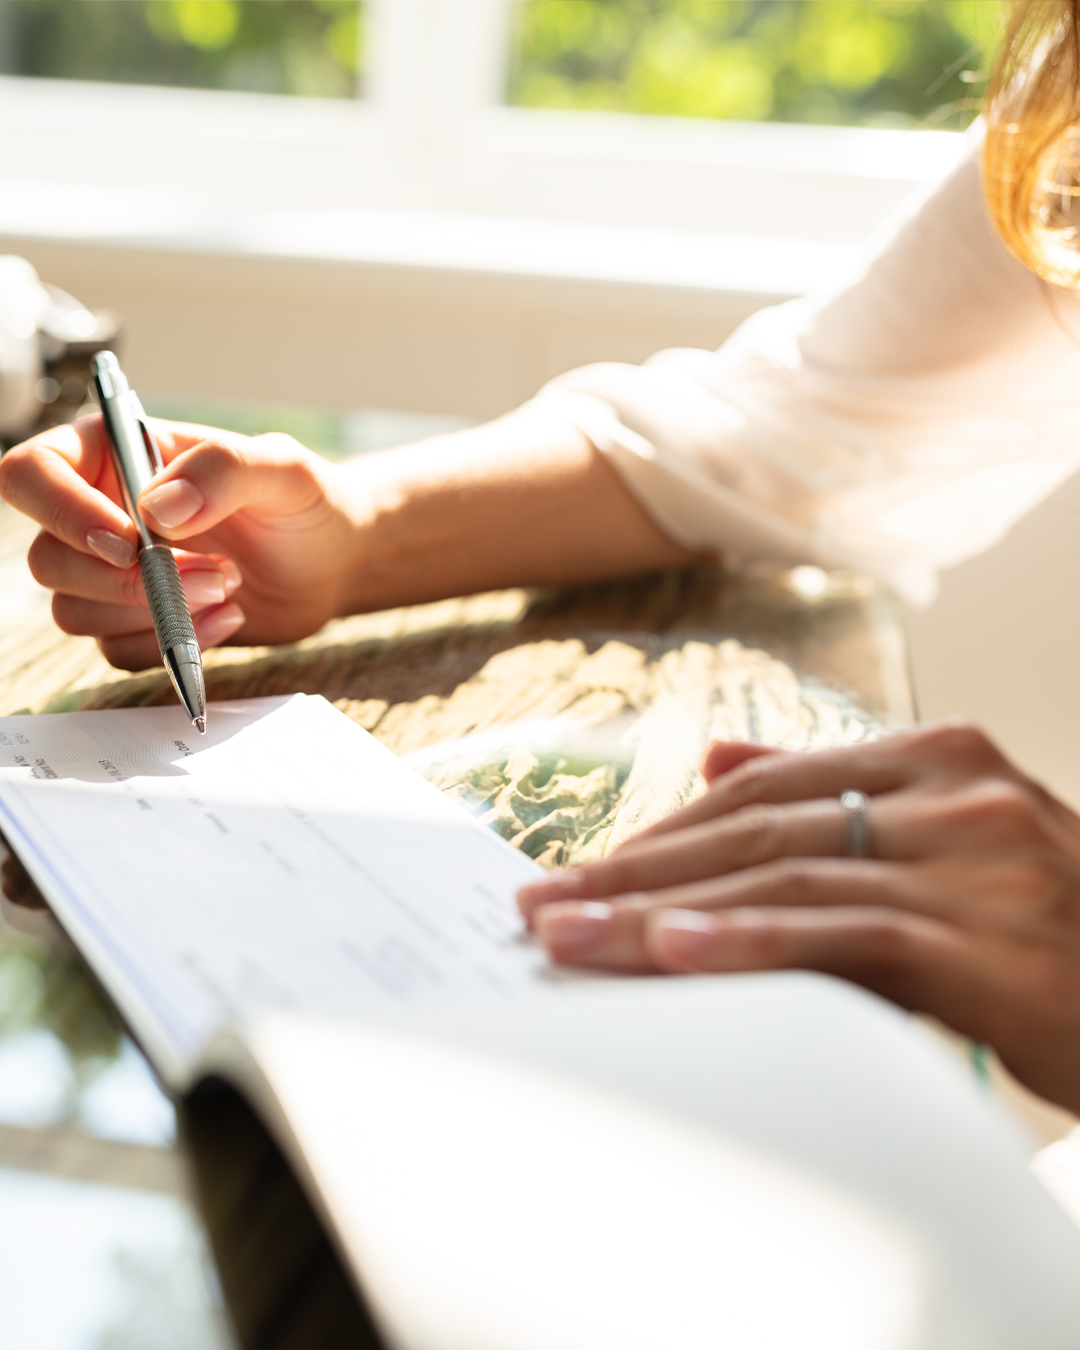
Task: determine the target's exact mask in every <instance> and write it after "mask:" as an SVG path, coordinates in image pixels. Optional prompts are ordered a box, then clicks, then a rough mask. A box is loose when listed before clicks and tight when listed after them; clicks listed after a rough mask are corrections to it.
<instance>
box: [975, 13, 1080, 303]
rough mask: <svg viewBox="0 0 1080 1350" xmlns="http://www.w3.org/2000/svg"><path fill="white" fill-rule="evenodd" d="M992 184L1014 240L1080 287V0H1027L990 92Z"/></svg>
mask: <svg viewBox="0 0 1080 1350" xmlns="http://www.w3.org/2000/svg"><path fill="white" fill-rule="evenodd" d="M983 184H984V188H985V191H986V201H987V205H988V207H989V209H990V215H991V217H992V219H993V221H994V224H995V225H996V226H997V228H998V231H999V232H1000V234H1001V237H1002V239H1004V241H1005V243H1006V244H1007V245H1008V247H1009V249H1010V250H1011V251H1012V252H1013V253H1014V254H1015V256H1016V257H1017V258H1019V259H1020V261H1021V262H1022V263H1025V264H1026V265H1027V266H1028V267H1030V268H1031V269H1032V270H1033V271H1035V272H1036V273H1038V275H1039V276H1040V277H1042V278H1044V279H1045V280H1046V281H1049V282H1051V283H1053V284H1054V285H1057V286H1067V287H1070V288H1077V287H1080V0H1020V3H1017V4H1015V5H1013V6H1012V13H1011V16H1010V19H1009V24H1008V28H1007V30H1006V34H1005V40H1004V43H1003V45H1002V48H1001V52H1000V55H999V57H998V60H997V65H996V70H995V71H994V75H993V77H992V79H991V83H990V88H989V90H988V93H987V105H986V141H985V145H984V148H983Z"/></svg>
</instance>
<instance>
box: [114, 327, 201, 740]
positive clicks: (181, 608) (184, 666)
mask: <svg viewBox="0 0 1080 1350" xmlns="http://www.w3.org/2000/svg"><path fill="white" fill-rule="evenodd" d="M91 367H92V369H93V373H94V389H95V391H96V393H97V397H98V402H99V403H100V404H101V416H102V420H103V421H104V423H105V433H106V434H105V439H106V440H107V441H108V442H109V449H110V451H111V452H112V458H113V464H114V465H115V466H116V476H117V478H118V479H119V480H120V495H121V496H122V497H123V500H124V509H125V511H127V513H128V515H129V516H130V517H131V519H132V521H133V523H134V525H135V528H136V530H138V532H139V572H140V573H141V575H142V581H143V589H144V590H145V591H146V600H147V603H148V604H149V606H150V617H151V618H152V619H153V621H154V632H155V633H156V634H157V640H158V647H159V648H160V649H161V659H162V661H164V663H165V669H166V670H167V671H168V672H169V675H170V677H171V678H172V682H173V688H174V689H175V690H176V696H177V698H179V700H180V702H181V703H182V704H183V705H184V711H185V712H186V713H187V715H188V716H189V717H190V718H191V721H192V724H193V725H194V726H195V727H197V728H198V729H199V731H205V730H206V685H205V684H204V682H203V667H202V652H201V651H200V650H199V643H198V641H197V639H196V637H195V628H194V625H193V624H192V622H191V613H190V611H189V610H188V606H187V597H186V596H185V595H184V587H183V585H182V584H181V581H180V572H179V569H178V568H177V566H176V559H175V558H174V557H173V554H172V550H171V549H170V548H169V547H168V546H167V545H165V544H163V543H162V542H161V540H159V539H158V538H157V536H156V535H153V534H151V532H150V531H149V530H148V529H147V527H146V522H145V521H144V520H143V518H142V516H141V515H140V514H139V508H138V505H137V503H138V500H139V494H140V493H141V492H142V490H143V488H145V487H146V485H147V484H148V483H149V482H150V479H151V478H152V477H153V476H154V474H155V473H157V472H158V470H159V469H162V468H164V465H163V463H162V459H161V451H160V449H159V448H158V443H157V441H156V440H155V439H154V433H153V432H152V431H151V430H150V424H149V422H148V421H147V418H146V413H145V412H143V407H142V404H141V403H140V402H139V399H138V396H137V395H136V394H135V391H134V390H133V389H131V388H130V387H129V386H128V382H127V379H126V377H125V376H124V372H123V371H122V370H121V369H120V363H119V362H118V361H117V359H116V357H115V356H114V355H113V354H112V352H98V354H97V355H96V356H95V357H94V359H93V361H92V363H91Z"/></svg>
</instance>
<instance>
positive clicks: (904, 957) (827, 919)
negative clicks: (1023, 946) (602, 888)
mask: <svg viewBox="0 0 1080 1350" xmlns="http://www.w3.org/2000/svg"><path fill="white" fill-rule="evenodd" d="M647 930H648V931H647V937H646V943H645V947H646V951H647V954H648V959H649V961H650V962H651V963H652V965H653V966H655V968H657V969H659V970H665V971H670V972H672V973H684V974H686V973H692V972H695V973H703V972H706V971H713V972H719V971H727V972H732V971H760V970H816V971H820V972H822V973H823V974H827V975H838V976H841V977H842V978H844V979H847V980H851V981H853V982H854V983H856V984H860V985H862V986H863V987H864V988H866V989H871V990H873V991H874V992H875V993H878V994H882V995H883V996H884V997H886V998H889V999H891V1000H892V1001H893V1002H895V1003H899V1004H901V1005H903V1006H904V1007H907V1008H911V1009H913V1010H918V1011H923V1012H933V1013H937V1014H939V1015H940V1013H941V1011H942V1009H943V1008H950V1009H951V1008H952V1007H954V1006H955V1005H956V1003H957V1001H958V999H959V1000H961V1002H966V1003H968V1004H971V1003H972V1001H973V1000H972V998H971V995H970V992H969V991H972V990H973V987H974V989H976V990H977V988H978V986H979V985H980V984H982V983H983V982H984V981H983V979H982V978H981V976H982V972H981V971H980V966H981V964H982V963H981V962H980V960H979V957H978V954H977V951H976V949H975V948H974V947H973V945H972V944H971V942H970V941H969V940H968V939H967V938H966V937H965V935H963V934H961V933H960V932H958V931H957V930H955V929H952V928H950V927H949V926H948V925H947V924H944V923H941V922H939V921H937V920H934V919H928V918H925V917H924V916H922V915H915V914H909V913H901V912H898V911H896V910H891V909H879V908H876V907H875V906H852V907H849V908H837V909H820V910H806V909H792V910H784V909H770V910H758V909H735V910H728V911H726V912H725V913H723V914H703V913H700V912H699V911H689V912H683V911H679V910H668V911H665V912H662V913H656V914H653V915H651V916H650V918H649V922H648V926H647ZM975 1002H976V1006H977V994H976V999H975Z"/></svg>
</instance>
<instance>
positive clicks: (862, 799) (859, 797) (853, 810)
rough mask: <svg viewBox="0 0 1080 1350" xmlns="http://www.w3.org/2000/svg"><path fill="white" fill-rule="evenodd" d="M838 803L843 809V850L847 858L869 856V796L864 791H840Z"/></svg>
mask: <svg viewBox="0 0 1080 1350" xmlns="http://www.w3.org/2000/svg"><path fill="white" fill-rule="evenodd" d="M840 805H841V806H842V807H843V809H844V852H845V853H846V854H847V856H848V857H849V858H869V857H870V854H871V851H872V849H871V838H870V798H869V797H868V796H867V795H866V793H865V792H856V791H854V790H851V791H848V792H841V794H840Z"/></svg>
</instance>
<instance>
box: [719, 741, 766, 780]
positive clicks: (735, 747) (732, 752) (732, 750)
mask: <svg viewBox="0 0 1080 1350" xmlns="http://www.w3.org/2000/svg"><path fill="white" fill-rule="evenodd" d="M782 753H783V751H781V750H777V749H776V748H775V747H774V746H771V745H755V744H753V743H752V742H751V741H713V743H712V744H711V745H710V746H709V748H708V749H707V750H706V751H705V755H704V758H703V759H702V761H701V776H702V778H704V779H705V781H706V782H707V783H711V782H713V780H714V779H716V778H719V777H720V776H721V774H725V773H730V772H731V770H732V769H737V768H738V767H739V765H740V764H745V763H746V761H747V760H748V759H757V758H758V756H759V755H779V754H782Z"/></svg>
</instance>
